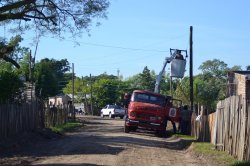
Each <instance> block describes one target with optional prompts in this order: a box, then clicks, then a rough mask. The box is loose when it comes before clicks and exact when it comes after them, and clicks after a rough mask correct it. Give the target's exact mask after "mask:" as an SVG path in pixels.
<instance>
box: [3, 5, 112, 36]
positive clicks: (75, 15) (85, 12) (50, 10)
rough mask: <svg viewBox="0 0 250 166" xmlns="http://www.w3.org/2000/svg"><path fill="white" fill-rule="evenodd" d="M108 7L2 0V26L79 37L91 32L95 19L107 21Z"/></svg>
mask: <svg viewBox="0 0 250 166" xmlns="http://www.w3.org/2000/svg"><path fill="white" fill-rule="evenodd" d="M108 6H109V2H108V1H107V0H83V1H79V0H63V1H62V0H1V3H0V23H1V22H4V23H9V24H11V25H12V28H11V29H12V30H21V31H23V30H30V29H35V30H36V31H39V32H40V34H44V33H45V32H50V33H52V34H53V35H57V36H61V37H62V36H63V35H64V34H63V33H64V32H70V33H71V34H72V36H75V35H79V33H82V30H83V29H85V30H87V31H88V30H89V29H88V28H89V26H90V25H91V23H92V19H93V18H105V17H106V10H107V8H108ZM14 25H16V26H14Z"/></svg>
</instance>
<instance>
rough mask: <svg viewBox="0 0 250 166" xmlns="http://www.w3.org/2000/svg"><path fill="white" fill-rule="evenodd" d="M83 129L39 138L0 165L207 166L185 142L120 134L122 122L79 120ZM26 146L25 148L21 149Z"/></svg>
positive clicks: (148, 134) (144, 134)
mask: <svg viewBox="0 0 250 166" xmlns="http://www.w3.org/2000/svg"><path fill="white" fill-rule="evenodd" d="M79 118H80V119H81V120H83V121H84V124H85V125H84V127H82V128H79V129H77V130H75V131H74V132H69V133H66V134H65V135H64V136H58V137H55V138H53V137H52V138H51V137H48V138H46V137H44V136H43V138H39V137H38V136H37V135H36V136H34V137H33V138H32V140H28V142H26V144H25V143H24V144H22V145H19V144H18V145H15V146H14V147H12V148H10V149H7V150H4V151H0V152H1V153H0V157H1V158H0V165H6V164H8V165H39V166H59V165H60V166H80V165H84V166H85V165H90V166H96V165H112V166H123V165H124V166H125V165H126V166H133V165H135V166H161V165H162V166H164V165H171V166H184V165H185V166H200V165H203V166H208V165H210V164H209V163H208V162H207V161H205V160H203V159H201V158H195V157H193V155H191V154H190V152H189V150H187V149H186V148H187V146H186V145H187V142H183V141H181V140H179V139H178V138H175V137H169V138H160V137H157V136H155V134H154V133H153V132H149V131H137V132H131V133H129V134H127V133H124V132H123V125H124V120H121V119H117V118H116V119H108V118H104V119H102V118H100V117H94V116H82V117H79ZM24 145H25V146H24Z"/></svg>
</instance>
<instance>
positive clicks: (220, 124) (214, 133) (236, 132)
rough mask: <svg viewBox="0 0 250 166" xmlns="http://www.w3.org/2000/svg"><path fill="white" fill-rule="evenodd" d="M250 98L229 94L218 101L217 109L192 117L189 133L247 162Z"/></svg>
mask: <svg viewBox="0 0 250 166" xmlns="http://www.w3.org/2000/svg"><path fill="white" fill-rule="evenodd" d="M249 115H250V101H247V100H246V99H243V98H242V97H241V96H231V97H229V98H226V99H225V100H223V101H220V102H218V104H217V109H216V112H214V113H212V114H210V115H209V116H206V115H201V118H200V119H199V120H198V121H197V119H196V118H197V116H196V115H195V114H194V115H193V117H192V135H193V136H195V138H196V139H197V140H198V141H207V142H211V143H212V144H214V145H215V148H216V149H218V150H223V151H226V152H228V153H229V154H230V155H232V156H234V157H235V158H237V159H239V160H245V161H250V118H248V117H249Z"/></svg>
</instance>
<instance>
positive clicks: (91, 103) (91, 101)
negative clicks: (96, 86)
mask: <svg viewBox="0 0 250 166" xmlns="http://www.w3.org/2000/svg"><path fill="white" fill-rule="evenodd" d="M89 77H90V110H91V114H92V115H93V100H92V77H91V74H90V75H89Z"/></svg>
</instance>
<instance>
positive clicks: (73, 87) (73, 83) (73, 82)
mask: <svg viewBox="0 0 250 166" xmlns="http://www.w3.org/2000/svg"><path fill="white" fill-rule="evenodd" d="M74 75H75V73H74V63H72V107H73V118H74V120H75V119H76V112H75V106H74V98H75V92H74V90H75V78H74V77H75V76H74Z"/></svg>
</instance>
